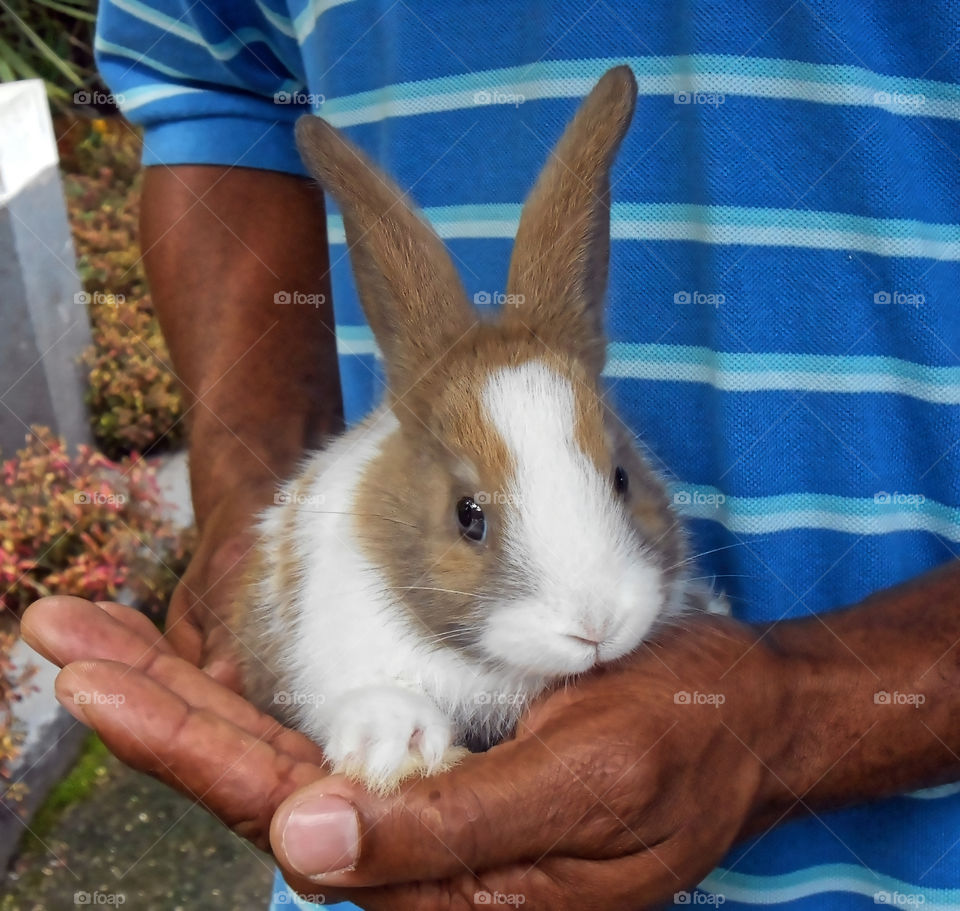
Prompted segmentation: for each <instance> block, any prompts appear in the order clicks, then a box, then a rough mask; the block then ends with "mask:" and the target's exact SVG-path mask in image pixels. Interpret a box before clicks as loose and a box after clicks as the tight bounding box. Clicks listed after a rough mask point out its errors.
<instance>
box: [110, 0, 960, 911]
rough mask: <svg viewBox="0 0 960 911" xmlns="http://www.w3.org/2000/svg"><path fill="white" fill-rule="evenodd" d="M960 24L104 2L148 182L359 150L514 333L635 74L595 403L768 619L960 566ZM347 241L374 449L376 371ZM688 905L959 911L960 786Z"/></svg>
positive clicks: (780, 15)
mask: <svg viewBox="0 0 960 911" xmlns="http://www.w3.org/2000/svg"><path fill="white" fill-rule="evenodd" d="M958 26H960V6H958V4H957V3H955V2H952V0H928V2H927V3H925V4H923V8H922V9H917V10H913V9H909V8H907V7H906V6H905V5H904V4H903V3H902V2H900V0H870V2H863V0H861V2H853V0H804V2H797V3H793V4H792V5H791V4H788V3H786V2H783V3H782V4H781V3H769V2H764V0H742V2H740V3H733V2H732V0H689V2H687V3H683V4H678V3H676V2H671V0H649V2H647V3H644V4H637V3H633V2H629V0H600V2H598V3H595V4H593V5H584V6H581V5H579V4H575V3H573V2H570V0H540V2H538V3H536V4H530V5H529V6H527V5H524V6H521V5H511V4H504V3H491V2H487V3H485V2H480V0H461V2H459V3H458V4H456V5H455V6H454V5H452V4H449V3H443V2H437V0H400V2H397V3H394V4H380V3H373V2H371V0H250V2H246V3H238V2H234V3H227V2H215V0H207V2H205V3H199V4H194V3H193V2H189V0H109V2H104V3H103V4H101V15H100V21H99V30H98V37H97V55H98V60H99V62H100V66H101V69H102V71H103V73H104V76H105V78H106V80H107V81H108V83H109V84H110V86H111V88H112V89H113V91H114V92H115V93H116V94H117V95H119V96H120V103H121V107H122V109H123V110H124V112H125V113H126V115H127V116H128V117H129V118H130V119H131V120H133V121H136V122H138V123H141V124H143V126H144V128H145V144H144V160H145V163H146V164H148V165H156V164H167V165H170V164H178V163H184V164H187V163H189V164H195V163H209V164H225V165H241V166H245V167H253V168H267V169H274V170H279V171H285V172H288V173H292V174H303V173H304V170H303V166H302V165H301V163H300V161H299V158H298V156H297V153H296V150H295V148H294V144H293V140H292V128H293V124H294V122H295V120H296V119H297V117H298V116H299V115H300V114H302V113H304V112H305V111H314V112H316V113H319V114H321V115H322V116H324V117H326V118H327V119H328V120H330V121H331V122H332V123H333V124H335V125H337V126H340V127H343V128H345V129H346V130H347V132H348V133H349V135H350V136H351V138H352V139H353V140H354V141H355V142H357V143H358V144H359V145H360V146H361V147H363V148H364V149H366V150H367V151H368V152H369V153H370V154H371V155H372V156H373V157H374V158H375V159H376V160H378V161H379V162H380V163H381V164H382V165H383V166H384V167H385V168H386V169H387V170H388V171H389V172H391V173H392V174H394V175H395V176H396V178H397V180H398V182H399V183H400V185H401V186H404V187H407V188H412V194H413V195H414V197H415V198H416V199H417V200H418V202H419V203H420V204H421V205H422V206H423V208H424V211H425V213H426V215H427V217H428V218H429V220H430V221H431V222H432V223H433V224H434V225H435V227H436V229H437V231H438V232H439V233H440V235H441V236H442V237H443V238H444V239H445V241H446V242H447V244H448V246H449V248H450V250H451V252H452V254H453V256H454V258H455V261H456V262H457V264H458V266H459V268H460V270H461V273H462V275H463V279H464V282H465V285H466V287H467V289H468V293H469V294H470V295H472V296H474V298H475V300H476V301H477V302H478V303H480V304H481V305H493V306H495V305H496V300H497V295H498V294H499V293H500V292H502V290H503V287H504V283H505V278H506V266H507V261H508V256H509V251H510V247H511V241H512V237H513V234H514V231H515V229H516V225H517V218H518V215H519V211H520V206H521V203H522V201H523V199H524V197H525V195H526V193H527V192H528V190H529V189H530V187H531V186H532V184H533V181H534V178H535V176H536V174H537V172H538V171H539V168H540V167H541V165H542V163H543V161H544V160H545V158H546V156H547V154H548V151H549V149H550V148H551V147H552V145H553V143H554V142H555V141H556V139H557V137H558V136H559V134H560V132H561V130H562V128H563V126H564V124H565V123H566V121H567V120H568V118H569V117H570V115H571V114H572V112H573V110H574V108H575V107H576V105H577V103H578V101H579V99H580V98H581V97H582V96H583V95H584V94H585V93H586V91H587V90H588V89H589V88H590V87H591V86H592V84H593V83H594V82H595V80H596V79H597V78H598V77H599V76H600V75H601V73H603V72H604V71H605V70H606V69H607V68H608V67H610V66H611V65H613V64H616V63H623V62H626V63H628V64H629V65H630V66H631V67H632V68H633V70H634V72H635V74H636V76H637V79H638V83H639V92H640V98H639V102H638V108H637V115H636V118H635V121H634V124H633V126H632V128H631V130H630V132H629V134H628V135H627V138H626V140H625V142H624V144H623V147H622V150H621V153H620V156H619V159H618V161H617V164H616V167H615V169H614V172H613V175H612V196H613V206H612V236H613V244H612V250H611V271H610V290H609V304H608V316H607V325H608V330H609V334H610V348H609V359H608V363H607V367H606V372H605V375H606V378H607V382H608V386H609V389H610V392H611V395H612V396H613V398H614V400H615V401H616V403H617V405H618V407H619V410H620V413H621V414H622V416H623V417H624V418H625V419H626V420H627V421H628V422H629V423H630V424H631V426H632V427H633V428H634V429H635V431H636V432H637V433H638V434H639V435H640V437H641V439H642V440H643V443H644V446H645V448H646V451H647V453H648V455H649V457H650V458H651V460H652V461H653V463H654V464H655V466H656V467H657V468H658V469H659V471H660V472H661V473H662V474H663V476H664V477H665V478H666V479H667V481H668V483H669V484H670V486H671V487H672V489H673V495H674V502H675V504H676V506H677V508H678V509H679V510H680V511H681V512H682V513H684V514H685V515H686V517H687V518H688V520H689V524H690V527H691V530H692V533H693V537H694V541H695V546H696V548H697V551H698V552H701V553H703V554H704V556H703V557H702V559H701V561H700V563H701V568H702V573H703V574H704V575H707V576H711V577H713V576H715V577H716V580H717V584H718V586H719V587H721V588H722V589H724V590H725V591H726V593H727V594H728V596H729V598H730V601H731V602H732V604H733V607H734V612H735V613H736V615H737V616H739V617H741V618H742V619H744V620H747V621H770V620H778V619H781V618H790V617H799V616H804V615H807V614H810V613H815V612H822V611H829V610H833V609H835V608H838V607H840V606H843V605H846V604H850V603H853V602H856V601H858V600H860V599H862V598H863V597H865V596H866V595H868V594H870V593H871V592H873V591H876V590H878V589H881V588H885V587H888V586H891V585H894V584H896V583H898V582H900V581H902V580H904V579H907V578H910V577H912V576H915V575H917V574H920V573H923V572H925V571H926V570H929V569H930V568H932V567H934V566H935V565H937V564H939V563H942V562H944V561H946V560H948V559H951V558H953V557H955V556H956V555H957V553H958V550H960V305H958V301H957V289H958V287H960V181H958V180H957V173H958V169H960V53H958V51H957V47H956V45H957V39H958V37H960V28H958ZM331 211H332V214H331V215H330V217H329V239H330V244H331V256H332V262H333V270H332V280H333V293H334V304H335V311H336V322H337V335H338V348H339V352H340V365H341V371H342V377H343V384H344V398H345V407H346V410H347V416H348V419H349V420H351V421H355V420H356V419H357V418H359V417H360V416H361V415H363V414H364V413H365V412H366V411H367V410H368V409H369V408H370V407H371V404H372V403H373V402H374V400H375V399H377V398H378V397H379V395H380V391H381V387H382V382H381V377H382V374H381V371H380V367H379V364H378V360H377V351H376V347H375V345H374V342H373V339H372V336H371V334H370V332H369V330H368V328H367V327H366V325H365V324H364V320H363V317H362V314H361V311H360V307H359V303H358V300H357V295H356V291H355V289H354V286H353V281H352V276H351V273H350V270H349V265H348V260H347V256H346V248H345V246H344V236H343V227H342V224H341V222H340V220H339V217H338V216H337V214H336V213H335V212H333V210H331ZM868 660H869V659H868ZM706 811H708V808H705V812H706ZM280 888H281V887H280V886H278V894H277V897H276V898H275V903H276V906H277V907H283V906H287V907H289V906H290V905H291V904H292V903H293V899H292V898H291V897H289V896H287V897H286V905H284V899H283V898H281V894H282V893H281V892H280V891H279V889H280ZM688 897H689V896H688ZM721 897H722V899H721ZM683 898H684V896H682V895H681V896H679V897H678V904H682V903H683V901H682V899H683ZM689 898H690V901H689V903H690V904H697V903H705V902H710V901H712V902H714V903H718V902H719V901H721V900H722V901H723V903H724V905H725V907H726V908H729V909H741V908H750V907H755V906H757V905H773V906H777V907H784V908H786V907H789V908H791V909H797V911H802V909H818V911H821V909H826V911H830V909H844V911H847V909H855V908H869V907H872V906H874V905H875V904H878V903H886V904H895V905H903V904H911V905H919V904H922V905H923V906H924V907H925V908H927V909H934V908H936V909H944V908H960V786H951V787H945V788H940V789H935V790H930V791H925V792H920V793H914V794H905V795H903V796H900V797H895V798H892V799H889V800H885V801H880V802H876V803H872V804H869V805H865V806H860V807H855V808H852V809H847V810H841V811H836V812H830V813H820V814H816V815H811V816H809V817H807V818H804V819H798V820H795V821H791V822H789V823H787V824H785V825H782V826H780V827H779V828H777V829H775V830H774V831H772V832H770V833H768V834H766V835H764V836H762V837H760V838H758V839H755V840H753V841H751V842H749V843H747V844H744V845H740V846H738V847H737V848H736V849H735V850H734V851H733V852H732V853H731V854H730V855H729V856H728V857H727V858H726V859H725V860H724V862H723V864H722V866H721V867H720V868H718V869H716V870H715V871H714V872H712V873H711V874H710V875H709V876H708V877H707V878H706V879H705V880H704V881H703V883H702V884H701V885H700V890H699V891H698V892H697V893H695V894H694V895H693V896H692V897H689Z"/></svg>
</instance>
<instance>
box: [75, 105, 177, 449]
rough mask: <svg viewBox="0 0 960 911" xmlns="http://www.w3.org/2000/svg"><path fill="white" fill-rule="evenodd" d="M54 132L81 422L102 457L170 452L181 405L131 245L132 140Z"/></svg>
mask: <svg viewBox="0 0 960 911" xmlns="http://www.w3.org/2000/svg"><path fill="white" fill-rule="evenodd" d="M72 123H73V127H70V128H65V129H62V135H63V137H64V138H63V139H62V140H61V142H60V155H61V163H62V165H63V167H64V168H65V170H66V173H65V174H64V189H65V192H66V196H67V206H68V209H69V213H70V224H71V228H72V231H73V239H74V244H75V246H76V250H77V265H78V269H79V272H80V277H81V280H82V282H83V286H84V290H85V291H86V292H87V294H88V301H89V304H90V306H89V313H90V324H91V329H92V334H93V345H92V346H91V347H90V348H88V349H87V351H86V352H84V355H83V363H84V365H85V367H86V368H87V370H88V379H89V386H88V389H87V393H86V400H87V405H88V407H89V409H90V421H91V426H92V428H93V433H94V436H95V438H96V440H97V443H98V445H99V446H100V448H101V449H103V451H104V452H105V453H106V454H107V455H108V456H109V457H110V458H114V459H115V458H119V457H120V456H122V455H123V454H125V453H129V452H132V451H138V452H146V451H156V450H157V449H160V448H169V447H172V446H176V445H178V444H179V443H180V442H181V441H182V439H183V435H184V427H183V423H182V422H181V421H179V418H180V416H181V415H182V413H183V404H182V400H181V397H180V392H179V389H178V386H177V381H176V379H175V378H174V376H173V374H172V373H171V371H170V368H169V354H168V352H167V347H166V344H165V343H164V340H163V336H162V334H161V332H160V325H159V323H158V322H157V319H156V316H155V315H154V313H153V307H152V305H151V302H150V296H149V294H148V292H147V288H146V279H145V276H144V273H143V267H142V264H141V261H140V254H139V250H138V247H137V241H136V236H137V219H138V213H139V207H140V184H141V177H140V140H139V137H138V136H137V135H136V134H135V133H134V132H132V131H131V130H130V128H129V127H127V126H125V125H124V124H122V123H121V122H119V121H106V120H94V121H73V122H72Z"/></svg>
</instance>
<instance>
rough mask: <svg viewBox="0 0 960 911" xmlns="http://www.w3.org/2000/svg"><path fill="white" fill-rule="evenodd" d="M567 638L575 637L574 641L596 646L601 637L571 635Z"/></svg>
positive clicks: (592, 646)
mask: <svg viewBox="0 0 960 911" xmlns="http://www.w3.org/2000/svg"><path fill="white" fill-rule="evenodd" d="M567 638H569V639H573V641H574V642H582V643H583V644H584V645H589V646H590V647H591V648H596V647H597V646H598V645H599V644H600V641H601V640H600V639H593V638H588V637H587V636H574V635H572V634H571V635H569V636H568V637H567Z"/></svg>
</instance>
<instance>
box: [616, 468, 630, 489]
mask: <svg viewBox="0 0 960 911" xmlns="http://www.w3.org/2000/svg"><path fill="white" fill-rule="evenodd" d="M629 486H630V478H628V477H627V473H626V472H625V471H624V470H623V468H621V467H620V466H619V465H618V466H617V467H616V468H615V469H614V471H613V489H614V490H615V491H616V492H617V493H621V494H623V493H626V492H627V488H628V487H629Z"/></svg>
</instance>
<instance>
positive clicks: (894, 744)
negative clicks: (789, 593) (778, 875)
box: [751, 561, 960, 828]
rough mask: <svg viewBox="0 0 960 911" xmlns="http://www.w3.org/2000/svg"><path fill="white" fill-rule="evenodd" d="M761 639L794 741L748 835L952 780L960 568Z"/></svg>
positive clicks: (959, 774) (959, 669)
mask: <svg viewBox="0 0 960 911" xmlns="http://www.w3.org/2000/svg"><path fill="white" fill-rule="evenodd" d="M767 640H768V647H769V648H771V649H772V650H773V651H774V652H775V653H777V654H778V655H780V656H781V658H782V660H783V661H785V662H786V663H787V665H788V666H789V668H788V670H787V671H786V675H787V678H788V681H789V684H788V685H789V688H790V690H792V692H790V693H789V694H788V697H787V700H786V702H787V705H786V708H785V710H786V712H787V713H788V714H787V718H789V722H788V723H787V724H786V725H785V727H786V728H787V729H789V730H790V731H791V732H793V733H792V736H791V737H790V738H789V739H788V740H787V741H785V742H784V744H783V745H782V747H781V749H780V750H779V752H778V753H776V754H775V755H774V756H773V757H772V758H771V760H770V765H771V768H772V769H773V770H774V771H775V772H776V773H777V777H778V778H779V780H776V779H775V780H773V781H770V782H768V787H767V790H766V793H765V795H763V796H762V798H761V805H760V806H759V807H758V810H757V812H756V814H755V817H754V819H753V820H752V821H751V827H752V828H760V827H763V826H764V825H765V824H766V823H768V822H769V821H771V820H772V819H775V818H777V817H779V816H780V815H781V814H783V813H789V814H793V813H797V812H802V811H803V807H804V805H807V806H808V807H810V808H828V807H834V806H838V805H841V804H852V803H858V802H860V801H864V800H869V799H872V798H876V797H883V796H885V795H889V794H895V793H898V792H901V791H904V790H908V789H910V788H914V787H920V786H924V785H935V784H940V783H943V782H946V781H952V780H953V781H955V780H957V778H960V561H955V562H952V563H948V564H946V565H945V566H943V567H941V568H940V569H938V570H935V571H934V572H931V573H929V574H927V575H925V576H922V577H920V578H917V579H914V580H912V581H911V582H909V583H907V584H905V585H902V586H899V587H897V588H894V589H889V590H887V591H882V592H878V593H877V594H875V595H873V596H872V597H870V598H868V599H867V600H866V601H864V602H863V603H862V604H860V605H858V606H856V607H854V608H851V609H849V610H843V611H837V612H836V613H832V614H826V615H820V616H813V617H810V618H808V619H804V620H797V621H792V622H789V623H780V624H776V625H773V626H771V627H769V636H768V637H767ZM801 798H802V803H801V801H800V799H801Z"/></svg>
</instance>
